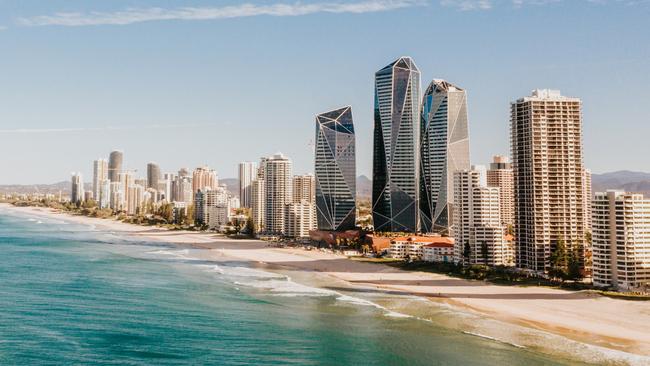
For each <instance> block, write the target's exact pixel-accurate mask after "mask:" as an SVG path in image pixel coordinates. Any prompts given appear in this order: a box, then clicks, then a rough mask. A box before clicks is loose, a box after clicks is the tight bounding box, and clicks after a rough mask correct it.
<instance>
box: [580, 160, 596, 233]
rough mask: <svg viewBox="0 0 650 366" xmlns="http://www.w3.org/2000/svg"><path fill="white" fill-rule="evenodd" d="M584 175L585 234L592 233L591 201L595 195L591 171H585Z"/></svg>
mask: <svg viewBox="0 0 650 366" xmlns="http://www.w3.org/2000/svg"><path fill="white" fill-rule="evenodd" d="M582 175H583V182H584V185H583V187H582V192H583V193H582V196H583V197H584V202H585V233H591V231H592V230H591V225H592V223H591V203H592V202H591V200H592V199H593V193H592V191H591V170H589V169H584V170H583V173H582Z"/></svg>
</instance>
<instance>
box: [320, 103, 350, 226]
mask: <svg viewBox="0 0 650 366" xmlns="http://www.w3.org/2000/svg"><path fill="white" fill-rule="evenodd" d="M314 171H315V172H316V208H317V210H316V212H317V214H316V215H317V220H318V229H319V230H335V231H342V230H349V229H354V228H355V220H356V195H357V194H356V184H357V178H356V152H355V136H354V125H353V123H352V108H351V107H343V108H340V109H337V110H333V111H330V112H325V113H321V114H319V115H317V116H316V158H315V167H314Z"/></svg>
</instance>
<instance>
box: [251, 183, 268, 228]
mask: <svg viewBox="0 0 650 366" xmlns="http://www.w3.org/2000/svg"><path fill="white" fill-rule="evenodd" d="M265 197H266V194H265V183H264V179H260V178H258V179H255V180H254V181H253V182H252V183H251V220H252V221H253V231H254V232H256V233H257V232H260V231H263V230H264V213H265V211H266V198H265Z"/></svg>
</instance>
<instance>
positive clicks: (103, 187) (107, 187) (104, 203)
mask: <svg viewBox="0 0 650 366" xmlns="http://www.w3.org/2000/svg"><path fill="white" fill-rule="evenodd" d="M97 204H98V205H99V208H109V207H110V206H111V181H110V180H108V179H104V180H103V181H102V182H101V184H100V190H99V201H97Z"/></svg>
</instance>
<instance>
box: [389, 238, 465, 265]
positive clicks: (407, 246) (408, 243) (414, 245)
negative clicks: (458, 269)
mask: <svg viewBox="0 0 650 366" xmlns="http://www.w3.org/2000/svg"><path fill="white" fill-rule="evenodd" d="M428 245H434V246H435V245H443V246H444V247H445V248H447V249H446V250H445V253H447V251H449V250H450V252H451V253H452V254H451V255H452V256H453V252H454V240H453V239H452V238H448V237H441V236H409V237H397V238H393V239H392V240H391V242H390V246H389V247H388V255H389V256H390V257H391V258H395V259H409V260H416V261H417V260H425V249H426V247H427V246H428ZM449 248H450V249H449ZM430 254H431V253H430ZM445 255H447V254H445ZM449 258H450V259H451V257H449Z"/></svg>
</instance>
